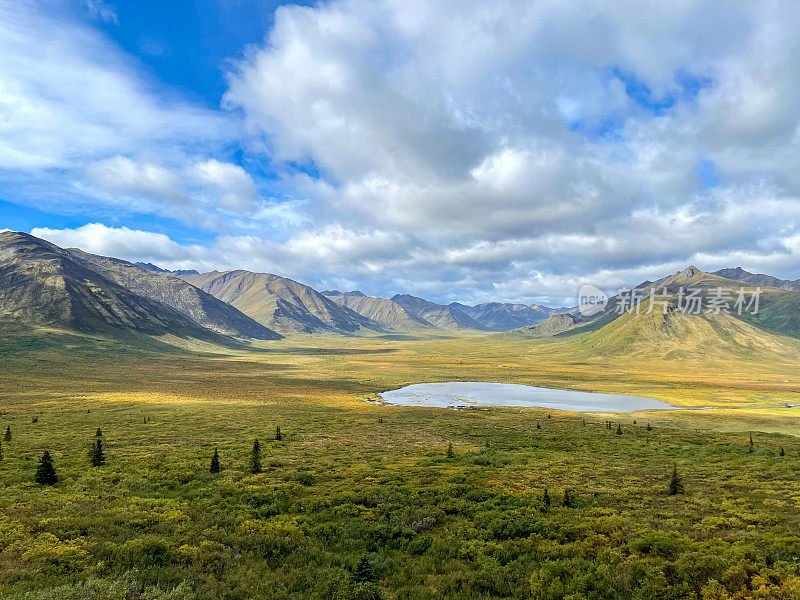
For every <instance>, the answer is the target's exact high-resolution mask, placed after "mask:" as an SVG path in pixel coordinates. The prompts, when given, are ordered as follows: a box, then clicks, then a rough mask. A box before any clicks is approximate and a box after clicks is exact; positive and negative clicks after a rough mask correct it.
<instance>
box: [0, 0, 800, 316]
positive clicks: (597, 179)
mask: <svg viewBox="0 0 800 600" xmlns="http://www.w3.org/2000/svg"><path fill="white" fill-rule="evenodd" d="M798 25H800V8H798V6H797V4H796V3H792V2H788V1H787V2H775V3H770V4H768V5H767V4H759V5H755V4H753V3H747V2H709V1H694V0H691V1H689V2H686V3H682V4H681V6H670V5H664V3H657V2H653V3H649V2H644V3H637V5H636V10H632V9H631V7H630V6H629V5H627V4H626V3H625V2H610V3H609V2H607V3H591V2H589V3H581V5H580V6H579V5H578V4H572V3H563V2H555V1H552V2H549V1H543V2H539V3H530V2H523V1H521V0H520V1H515V0H512V1H510V2H507V3H503V4H497V5H491V4H490V5H487V4H486V3H480V2H475V3H473V2H470V1H467V2H455V1H449V0H430V1H422V0H419V1H415V0H410V1H408V2H405V3H402V5H401V3H396V2H392V1H390V0H369V1H367V0H336V1H331V2H318V3H307V4H302V3H297V2H292V3H277V2H257V1H250V0H217V1H210V0H209V1H203V2H200V1H198V2H189V1H179V2H155V1H151V0H142V1H138V2H127V1H125V2H122V1H115V0H53V1H44V0H41V1H37V0H21V1H19V2H11V1H5V2H3V1H2V0H0V217H2V218H0V228H2V227H5V228H10V229H15V230H23V231H29V232H33V233H34V234H36V235H41V236H43V237H46V238H47V239H50V240H51V241H53V242H55V243H58V244H62V245H68V246H79V247H82V248H84V249H86V250H88V251H93V252H98V253H102V254H108V255H114V256H119V257H121V258H126V259H130V260H145V261H149V262H155V263H157V264H161V265H162V266H165V267H174V268H197V269H200V270H210V269H214V268H216V269H226V268H248V269H252V270H259V271H269V272H276V273H279V274H282V275H286V276H289V277H293V278H296V279H299V280H301V281H304V282H306V283H309V284H311V285H314V286H318V287H321V288H335V287H338V288H347V289H352V288H359V289H362V290H363V291H365V292H367V293H371V294H380V295H387V296H390V295H392V294H394V293H396V292H408V293H414V294H418V295H422V296H425V297H428V298H431V299H434V300H439V301H452V300H461V301H464V302H480V301H488V300H506V301H523V302H550V303H553V304H564V303H568V302H569V299H570V297H571V296H572V295H573V293H574V291H575V290H577V289H578V287H579V286H580V285H581V284H582V283H583V282H587V281H588V282H593V283H595V284H596V285H600V286H601V287H605V288H607V289H616V288H617V287H619V286H624V285H630V284H634V283H638V282H639V281H641V280H644V279H655V278H657V277H660V276H663V275H664V274H666V273H668V272H672V271H675V270H678V269H680V268H682V267H683V266H685V265H686V264H688V263H697V264H698V265H699V266H700V267H701V268H706V269H708V270H712V269H716V268H721V267H726V266H735V265H742V266H744V267H745V268H748V269H750V270H755V271H766V272H770V273H773V274H776V275H780V276H784V277H791V278H797V277H798V276H800V273H798V271H800V260H798V253H800V234H798V232H797V227H798V220H800V203H798V193H799V192H800V178H798V177H797V174H796V173H797V169H796V165H797V160H798V158H800V142H798V140H799V139H800V135H798V122H800V75H799V74H798V73H800V69H798V66H799V64H800V43H798V41H797V40H796V37H797V36H796V31H797V28H798Z"/></svg>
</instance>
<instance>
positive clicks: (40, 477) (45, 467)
mask: <svg viewBox="0 0 800 600" xmlns="http://www.w3.org/2000/svg"><path fill="white" fill-rule="evenodd" d="M34 481H36V483H38V484H39V485H55V484H56V483H57V482H58V475H56V468H55V467H54V466H53V459H52V458H51V457H50V453H49V452H48V451H47V450H45V451H44V454H43V455H42V458H41V460H39V464H38V466H37V467H36V476H35V478H34Z"/></svg>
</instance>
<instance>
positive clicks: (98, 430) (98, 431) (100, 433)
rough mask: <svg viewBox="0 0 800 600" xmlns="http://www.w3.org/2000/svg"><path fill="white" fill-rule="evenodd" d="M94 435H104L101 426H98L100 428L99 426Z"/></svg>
mask: <svg viewBox="0 0 800 600" xmlns="http://www.w3.org/2000/svg"><path fill="white" fill-rule="evenodd" d="M94 435H95V437H103V432H102V431H100V428H99V427H98V428H97V431H96V432H95V434H94Z"/></svg>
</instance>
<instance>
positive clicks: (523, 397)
mask: <svg viewBox="0 0 800 600" xmlns="http://www.w3.org/2000/svg"><path fill="white" fill-rule="evenodd" d="M378 395H379V396H380V397H381V399H382V400H383V402H385V403H386V404H393V405H396V406H427V407H435V408H470V407H473V406H524V407H530V408H533V407H535V408H552V409H554V410H574V411H583V412H634V411H639V410H674V409H676V408H678V407H676V406H673V405H672V404H668V403H667V402H662V401H660V400H654V399H653V398H645V397H643V396H626V395H624V394H601V393H596V392H576V391H574V390H557V389H551V388H543V387H534V386H531V385H520V384H516V383H485V382H480V381H450V382H445V383H415V384H414V385H407V386H405V387H402V388H400V389H397V390H391V391H389V392H383V393H381V394H378Z"/></svg>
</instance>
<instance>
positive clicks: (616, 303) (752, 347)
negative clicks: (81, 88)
mask: <svg viewBox="0 0 800 600" xmlns="http://www.w3.org/2000/svg"><path fill="white" fill-rule="evenodd" d="M689 288H691V289H693V290H695V294H696V295H697V296H698V297H699V298H700V301H702V302H704V303H708V302H709V301H713V296H714V295H715V294H716V293H717V292H716V291H715V290H717V289H719V288H728V289H731V290H738V289H741V290H742V292H743V293H744V294H745V295H747V296H748V297H752V296H753V295H754V294H755V291H756V288H758V289H759V290H760V294H759V306H758V310H757V311H750V312H748V311H745V312H744V313H742V314H739V313H738V312H735V311H732V312H725V311H721V312H713V311H707V310H706V311H701V312H700V313H699V314H687V313H686V312H685V311H682V310H681V307H680V306H679V305H678V302H679V300H678V297H679V294H680V293H681V290H685V289H689ZM664 293H666V294H667V296H669V299H667V300H663V299H662V300H659V302H658V306H656V307H655V310H647V309H648V308H649V307H648V306H647V303H648V301H649V299H650V297H651V295H653V297H658V298H660V297H661V295H662V294H664ZM630 294H631V292H629V293H628V295H629V296H630ZM632 294H633V297H635V298H636V299H637V300H638V302H639V304H638V307H637V308H636V310H634V311H631V310H627V309H630V308H631V298H630V297H628V298H626V294H620V295H617V296H614V297H612V298H610V299H609V301H608V303H607V305H606V306H605V309H604V310H602V311H601V312H599V313H598V314H596V315H593V316H591V317H584V316H582V315H580V314H578V313H577V312H572V311H568V310H567V309H563V308H562V309H558V308H549V307H545V306H541V305H536V304H531V305H526V304H510V303H500V302H488V303H483V304H477V305H472V306H470V305H467V304H462V303H458V302H453V303H451V304H449V305H444V304H437V303H435V302H430V301H428V300H425V299H424V298H420V297H417V296H411V295H409V294H397V295H395V296H393V297H392V298H382V297H375V296H368V295H366V294H364V293H362V292H360V291H356V290H354V291H350V292H340V291H337V290H328V291H324V292H318V291H316V290H315V289H313V288H312V287H310V286H308V285H305V284H302V283H299V282H297V281H294V280H292V279H288V278H286V277H281V276H279V275H274V274H270V273H253V272H250V271H244V270H232V271H223V272H219V271H212V272H209V273H198V272H197V271H187V270H185V271H168V270H166V269H162V268H160V267H158V266H156V265H153V264H149V263H131V262H128V261H124V260H120V259H117V258H111V257H105V256H98V255H95V254H90V253H87V252H84V251H82V250H79V249H76V248H60V247H58V246H56V245H54V244H52V243H50V242H47V241H45V240H42V239H39V238H36V237H34V236H31V235H28V234H25V233H18V232H11V231H4V232H0V326H4V325H9V324H13V325H15V326H27V327H34V328H45V329H57V330H68V331H76V332H82V333H88V334H100V335H146V336H155V337H158V338H170V337H171V338H184V339H198V340H204V341H209V342H213V343H217V344H223V345H229V344H233V343H241V341H242V340H244V341H246V340H277V339H280V338H281V337H282V336H283V335H287V334H294V333H306V334H340V335H361V334H367V335H380V334H387V333H396V332H414V333H418V334H437V333H439V332H456V331H464V332H484V333H490V332H502V333H499V335H502V336H505V337H508V338H517V339H534V338H548V337H557V338H564V339H571V340H574V341H575V343H576V344H578V345H579V346H581V347H584V348H587V349H590V350H592V351H595V352H597V351H602V352H604V353H614V352H625V353H629V354H636V353H638V352H644V351H646V350H648V349H650V350H652V348H653V347H654V346H655V347H658V349H659V352H662V353H667V354H671V355H675V356H678V355H686V354H687V353H689V354H691V353H695V354H702V353H703V352H704V351H706V350H704V349H703V348H704V347H705V348H707V347H708V345H709V344H710V345H713V346H714V348H715V349H716V350H715V351H717V352H728V353H733V354H737V355H743V354H748V353H754V352H758V351H759V350H764V349H767V350H768V351H769V352H771V353H777V354H781V355H790V354H792V355H793V353H797V344H795V343H794V342H790V341H788V340H787V336H788V337H791V338H800V280H785V279H779V278H776V277H772V276H770V275H764V274H753V273H750V272H747V271H745V270H743V269H742V268H741V267H736V268H732V269H722V270H719V271H715V272H714V273H706V272H704V271H701V270H700V269H698V268H696V267H693V266H691V267H688V268H686V269H684V270H682V271H678V272H676V273H673V274H671V275H668V276H666V277H663V278H661V279H659V280H657V281H652V282H651V281H645V282H642V283H641V284H639V285H638V286H635V287H634V288H633V291H632ZM733 300H735V298H733V297H732V298H731V299H730V301H731V302H732V301H733ZM626 303H627V304H626ZM633 304H635V302H634V303H633ZM704 345H705V346H704Z"/></svg>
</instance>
